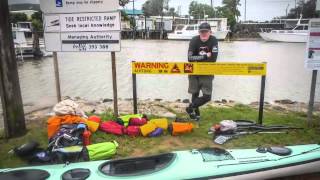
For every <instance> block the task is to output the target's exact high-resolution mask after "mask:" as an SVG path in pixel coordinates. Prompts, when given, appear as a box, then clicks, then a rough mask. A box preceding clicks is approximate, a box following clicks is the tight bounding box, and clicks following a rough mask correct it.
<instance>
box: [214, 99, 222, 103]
mask: <svg viewBox="0 0 320 180" xmlns="http://www.w3.org/2000/svg"><path fill="white" fill-rule="evenodd" d="M214 103H218V104H219V103H222V102H221V101H219V100H215V101H214Z"/></svg>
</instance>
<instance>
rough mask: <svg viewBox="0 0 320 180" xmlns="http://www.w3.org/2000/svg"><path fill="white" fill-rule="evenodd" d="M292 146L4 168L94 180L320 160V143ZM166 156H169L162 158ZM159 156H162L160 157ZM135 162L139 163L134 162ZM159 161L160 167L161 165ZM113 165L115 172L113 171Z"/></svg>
mask: <svg viewBox="0 0 320 180" xmlns="http://www.w3.org/2000/svg"><path fill="white" fill-rule="evenodd" d="M288 148H290V149H291V150H292V153H291V154H290V155H286V156H280V155H276V154H273V153H270V152H265V153H259V152H257V151H256V149H230V150H222V149H216V148H212V149H211V150H210V149H205V150H191V151H176V152H173V153H167V154H162V155H156V156H150V157H143V158H130V159H122V160H111V161H91V162H81V163H71V164H69V165H64V164H58V165H48V166H34V167H23V168H17V169H6V170H1V171H2V172H10V171H12V170H22V169H39V170H45V171H47V172H48V173H49V174H50V176H49V178H48V179H61V176H62V174H63V173H64V172H66V171H69V170H72V169H77V168H85V169H88V170H90V176H89V177H88V179H94V180H98V179H136V178H139V179H162V178H166V179H193V178H225V177H232V176H238V175H245V174H252V173H257V172H262V171H268V170H276V169H280V168H290V167H293V166H297V165H301V164H308V163H313V162H319V161H320V146H319V145H317V144H311V145H298V146H288ZM162 156H163V157H165V156H166V158H167V159H165V160H162V161H161V158H162ZM155 157H158V159H156V158H155ZM148 158H149V159H148ZM144 159H145V161H144ZM160 161H161V162H160ZM133 162H136V163H135V164H134V165H133ZM139 162H140V163H139ZM146 162H147V163H146ZM157 163H158V164H157ZM119 164H120V165H119ZM159 164H160V166H157V165H159ZM118 165H119V166H118ZM112 168H113V170H112V173H110V172H111V171H110V170H111V169H112ZM130 168H131V169H130ZM137 169H138V170H137ZM314 169H315V170H318V171H320V168H319V166H318V167H314ZM121 170H123V171H121ZM310 170H311V169H310ZM102 171H103V172H102ZM108 172H109V173H108ZM128 172H129V173H128ZM303 172H304V171H301V172H296V171H295V172H292V173H301V174H302V173H303ZM1 174H4V173H0V179H1ZM288 175H290V174H288ZM256 178H257V177H256Z"/></svg>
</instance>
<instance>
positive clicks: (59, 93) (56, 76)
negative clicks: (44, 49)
mask: <svg viewBox="0 0 320 180" xmlns="http://www.w3.org/2000/svg"><path fill="white" fill-rule="evenodd" d="M53 66H54V76H55V80H56V92H57V100H58V102H60V101H61V89H60V77H59V64H58V56H57V52H53Z"/></svg>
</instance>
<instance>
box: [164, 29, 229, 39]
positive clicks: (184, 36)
mask: <svg viewBox="0 0 320 180" xmlns="http://www.w3.org/2000/svg"><path fill="white" fill-rule="evenodd" d="M227 34H228V31H217V32H214V33H213V35H214V36H215V37H216V38H217V39H218V40H224V39H225V38H226V37H227ZM196 35H198V32H196V33H188V34H186V33H185V34H176V33H169V34H168V39H170V40H190V39H192V38H193V37H194V36H196Z"/></svg>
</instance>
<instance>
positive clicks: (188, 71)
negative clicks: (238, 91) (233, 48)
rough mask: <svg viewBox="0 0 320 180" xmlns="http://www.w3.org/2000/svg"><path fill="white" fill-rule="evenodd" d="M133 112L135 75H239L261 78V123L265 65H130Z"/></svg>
mask: <svg viewBox="0 0 320 180" xmlns="http://www.w3.org/2000/svg"><path fill="white" fill-rule="evenodd" d="M131 68H132V89H133V112H134V113H138V105H137V104H138V99H137V80H136V75H137V74H162V75H241V76H261V90H260V103H259V116H258V123H259V124H262V123H263V106H264V92H265V83H266V74H267V64H266V63H234V62H226V63H220V62H218V63H199V62H198V63H189V62H188V63H185V62H135V61H133V62H132V63H131Z"/></svg>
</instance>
